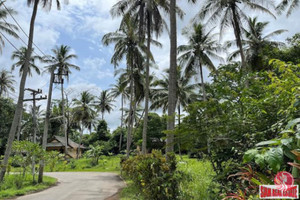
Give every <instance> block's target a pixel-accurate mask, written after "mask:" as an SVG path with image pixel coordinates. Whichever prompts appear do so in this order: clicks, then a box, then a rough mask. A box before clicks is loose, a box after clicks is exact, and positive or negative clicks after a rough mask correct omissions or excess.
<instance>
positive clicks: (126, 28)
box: [102, 15, 146, 156]
mask: <svg viewBox="0 0 300 200" xmlns="http://www.w3.org/2000/svg"><path fill="white" fill-rule="evenodd" d="M102 42H103V44H104V45H106V46H107V45H109V44H111V43H115V52H114V54H113V56H112V58H111V63H112V64H114V65H115V67H117V66H118V64H119V63H120V62H121V61H122V59H123V58H125V59H126V64H127V70H128V71H129V72H130V73H129V74H130V77H131V78H130V86H129V88H130V111H131V112H132V110H133V108H134V107H135V106H134V105H136V103H135V101H134V85H133V83H134V80H133V72H134V69H135V68H136V66H141V63H142V62H143V58H144V57H143V55H144V54H145V52H146V47H145V45H144V44H142V43H140V42H139V38H138V36H137V31H136V27H135V26H134V24H133V22H132V21H131V19H130V16H129V15H127V16H125V17H124V24H123V26H121V27H120V29H119V30H118V31H116V32H112V33H108V34H105V35H104V36H103V38H102ZM131 112H130V113H131ZM132 121H133V119H132V117H130V120H129V122H128V132H127V148H126V150H127V156H129V151H130V145H131V140H132V138H131V136H132V129H133V126H132Z"/></svg>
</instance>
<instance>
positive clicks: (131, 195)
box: [120, 180, 144, 200]
mask: <svg viewBox="0 0 300 200" xmlns="http://www.w3.org/2000/svg"><path fill="white" fill-rule="evenodd" d="M126 184H127V186H126V187H125V188H123V189H122V191H121V192H120V199H121V200H144V198H143V196H141V194H140V192H139V190H138V189H137V187H136V186H135V185H134V184H133V182H132V181H130V180H126Z"/></svg>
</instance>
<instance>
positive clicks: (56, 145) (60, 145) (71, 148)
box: [47, 135, 85, 158]
mask: <svg viewBox="0 0 300 200" xmlns="http://www.w3.org/2000/svg"><path fill="white" fill-rule="evenodd" d="M66 141H67V140H66V138H65V137H61V136H57V135H55V136H54V137H53V138H52V139H51V140H50V142H48V144H47V151H59V152H60V153H62V154H63V153H65V144H66ZM77 149H78V144H77V143H76V142H73V141H72V140H71V139H70V138H69V139H68V156H69V157H70V158H77ZM83 149H85V147H84V146H83V145H80V151H79V158H80V157H81V155H82V151H83Z"/></svg>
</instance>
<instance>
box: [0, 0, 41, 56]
mask: <svg viewBox="0 0 300 200" xmlns="http://www.w3.org/2000/svg"><path fill="white" fill-rule="evenodd" d="M3 6H4V8H5V9H6V10H7V12H8V13H9V15H10V16H11V18H12V19H13V20H14V21H15V22H16V24H17V25H18V27H19V28H20V29H21V30H22V32H23V33H24V34H25V35H26V37H27V38H28V39H29V36H28V35H27V33H26V32H25V31H24V29H23V28H22V27H21V26H20V24H19V23H18V21H17V20H16V19H15V17H14V16H13V15H12V14H11V13H10V11H9V10H8V8H7V7H6V5H5V4H4V2H3ZM32 44H33V45H34V46H35V47H36V48H37V49H38V50H39V51H40V52H41V53H42V54H43V55H44V56H46V54H45V53H44V52H43V51H42V50H41V49H40V48H39V47H38V46H37V45H36V44H35V43H34V42H33V41H32Z"/></svg>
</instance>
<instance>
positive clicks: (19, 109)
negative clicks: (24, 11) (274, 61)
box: [0, 0, 39, 182]
mask: <svg viewBox="0 0 300 200" xmlns="http://www.w3.org/2000/svg"><path fill="white" fill-rule="evenodd" d="M38 4H39V0H35V1H34V6H33V12H32V16H31V21H30V30H29V38H28V46H27V52H26V59H25V64H24V71H23V74H22V78H21V82H20V89H19V98H18V103H17V107H16V111H15V115H14V119H13V122H12V125H11V128H10V131H9V136H8V140H7V146H6V150H5V154H4V159H3V162H2V163H1V164H2V167H1V172H0V182H3V180H4V176H5V172H6V167H7V164H8V159H9V156H10V153H11V149H12V143H13V141H14V138H15V134H16V130H17V126H18V124H19V121H20V120H19V119H20V115H21V112H22V110H23V99H24V89H25V83H26V78H27V73H28V68H29V61H30V57H31V52H32V41H33V35H34V23H35V19H36V14H37V9H38Z"/></svg>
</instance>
